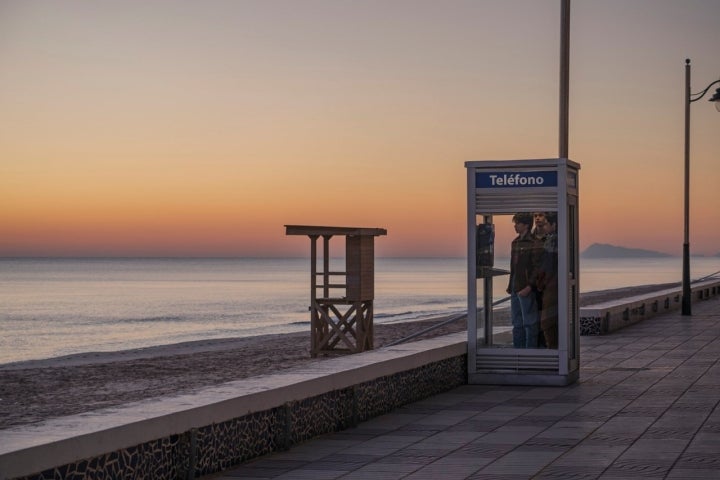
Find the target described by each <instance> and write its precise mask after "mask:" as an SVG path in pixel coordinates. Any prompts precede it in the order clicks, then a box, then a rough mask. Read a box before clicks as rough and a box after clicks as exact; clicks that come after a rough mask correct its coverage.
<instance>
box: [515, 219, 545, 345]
mask: <svg viewBox="0 0 720 480" xmlns="http://www.w3.org/2000/svg"><path fill="white" fill-rule="evenodd" d="M512 221H513V223H514V224H515V232H516V233H517V234H518V236H517V237H516V238H515V240H513V241H512V246H511V255H510V281H509V283H508V288H507V293H509V294H510V313H511V317H512V326H513V330H512V333H513V347H515V348H537V346H538V332H539V327H540V325H539V323H540V322H539V320H540V319H539V315H538V306H537V300H536V298H535V292H534V288H535V286H536V282H537V275H538V268H539V266H540V261H541V259H542V251H543V249H542V244H541V243H540V242H539V241H538V240H537V238H535V236H534V235H533V234H532V233H531V232H530V230H531V228H532V225H533V215H532V213H516V214H515V215H513V218H512Z"/></svg>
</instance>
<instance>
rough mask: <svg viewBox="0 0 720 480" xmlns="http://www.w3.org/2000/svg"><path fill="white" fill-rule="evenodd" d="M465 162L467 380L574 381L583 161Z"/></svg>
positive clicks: (497, 382) (562, 383)
mask: <svg viewBox="0 0 720 480" xmlns="http://www.w3.org/2000/svg"><path fill="white" fill-rule="evenodd" d="M465 167H466V169H467V215H468V216H467V222H468V223H467V225H468V229H467V234H468V322H467V323H468V383H470V384H509V385H567V384H570V383H572V382H574V381H575V380H577V378H578V372H579V365H580V358H579V335H580V333H579V303H578V298H579V286H578V273H579V269H578V171H579V169H580V165H579V164H577V163H575V162H572V161H570V160H568V159H564V158H559V159H539V160H508V161H473V162H466V163H465ZM536 339H537V340H536Z"/></svg>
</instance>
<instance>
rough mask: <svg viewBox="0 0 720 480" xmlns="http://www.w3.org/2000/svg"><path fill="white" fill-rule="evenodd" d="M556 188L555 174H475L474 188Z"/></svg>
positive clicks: (552, 172) (543, 172)
mask: <svg viewBox="0 0 720 480" xmlns="http://www.w3.org/2000/svg"><path fill="white" fill-rule="evenodd" d="M537 187H557V172H554V171H550V172H548V171H539V172H475V188H537Z"/></svg>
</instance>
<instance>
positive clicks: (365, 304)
mask: <svg viewBox="0 0 720 480" xmlns="http://www.w3.org/2000/svg"><path fill="white" fill-rule="evenodd" d="M286 229H287V230H286V234H287V235H307V236H309V237H310V262H311V264H310V355H311V356H313V357H317V356H318V354H320V353H325V354H327V353H333V352H339V351H347V352H351V353H358V352H363V351H365V350H371V349H372V348H373V334H374V332H373V299H374V293H375V292H374V286H373V281H374V246H373V245H374V237H376V236H378V235H386V234H387V231H386V230H385V229H381V228H351V227H313V226H304V225H286ZM334 235H344V236H345V266H346V269H345V270H346V271H344V272H333V271H330V238H332V237H333V236H334ZM320 237H323V265H322V270H321V271H318V268H317V260H318V258H317V257H318V251H317V250H318V248H317V241H318V239H319V238H320ZM334 277H344V280H345V281H344V283H335V282H332V281H331V279H332V278H334ZM338 289H342V290H343V293H344V295H336V296H332V295H330V292H331V291H334V290H338ZM319 290H320V291H321V293H320V294H318V291H319Z"/></svg>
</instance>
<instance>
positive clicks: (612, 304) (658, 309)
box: [580, 280, 720, 335]
mask: <svg viewBox="0 0 720 480" xmlns="http://www.w3.org/2000/svg"><path fill="white" fill-rule="evenodd" d="M691 291H692V301H693V302H696V301H700V300H707V299H708V298H711V297H715V296H718V295H720V280H707V281H704V282H698V283H696V284H694V285H692V287H691ZM681 300H682V289H681V288H680V287H677V288H671V289H667V290H661V291H658V292H652V293H647V294H644V295H638V296H635V297H626V298H621V299H618V300H612V301H609V302H603V303H598V304H595V305H589V306H587V307H582V308H580V334H581V335H602V334H605V333H609V332H613V331H615V330H618V329H620V328H623V327H626V326H628V325H632V324H633V323H637V322H639V321H641V320H645V319H647V318H650V317H653V316H655V315H658V314H660V313H664V312H670V311H673V310H677V309H678V308H680V305H681Z"/></svg>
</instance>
